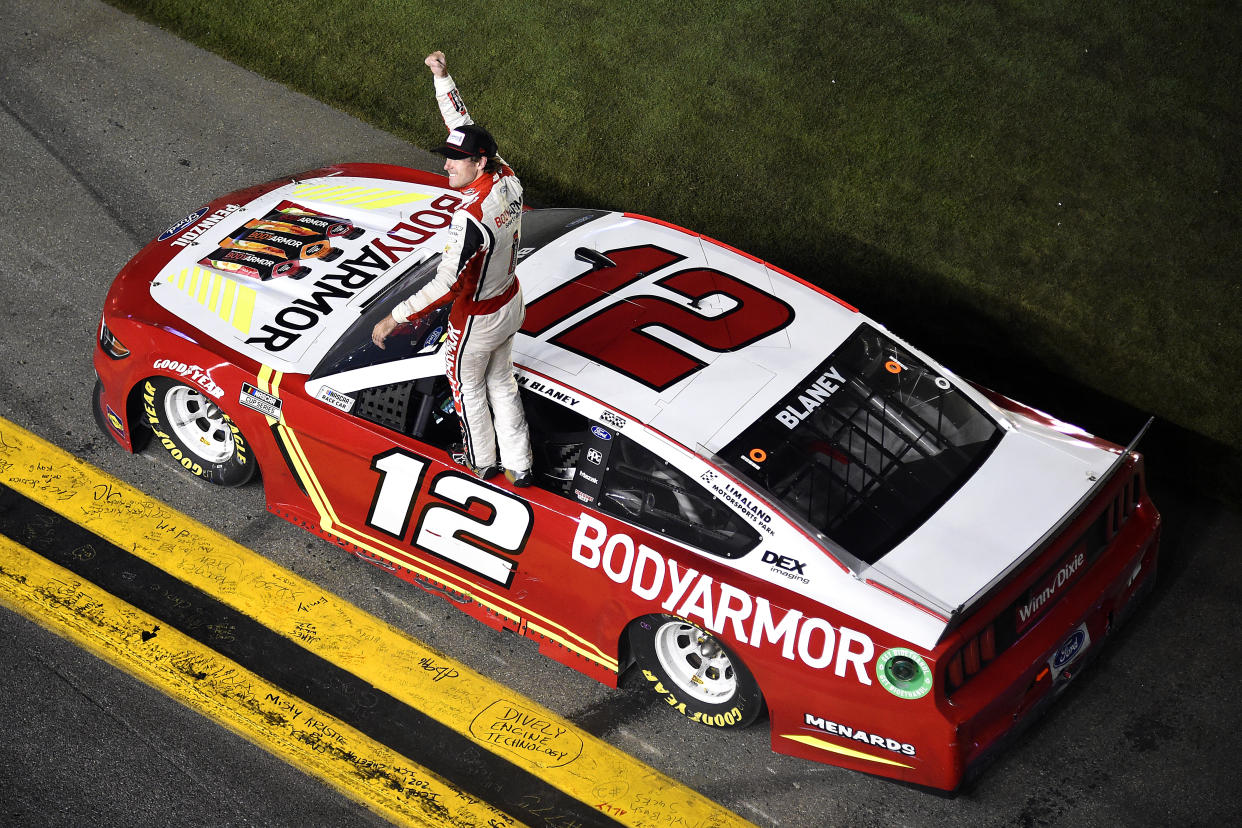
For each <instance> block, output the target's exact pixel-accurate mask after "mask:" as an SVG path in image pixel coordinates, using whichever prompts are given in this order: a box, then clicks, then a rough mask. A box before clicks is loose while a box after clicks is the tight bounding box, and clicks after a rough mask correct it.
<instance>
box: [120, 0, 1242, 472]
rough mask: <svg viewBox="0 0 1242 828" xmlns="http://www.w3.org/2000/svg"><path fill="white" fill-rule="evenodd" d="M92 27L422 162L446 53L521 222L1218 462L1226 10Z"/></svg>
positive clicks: (1225, 379) (1231, 365)
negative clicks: (551, 209)
mask: <svg viewBox="0 0 1242 828" xmlns="http://www.w3.org/2000/svg"><path fill="white" fill-rule="evenodd" d="M109 2H111V3H112V4H113V5H116V6H118V7H120V8H122V9H126V10H129V11H132V12H135V13H137V14H139V15H140V16H142V17H144V18H146V19H148V20H150V21H153V22H155V23H158V24H159V25H161V26H163V27H165V28H167V29H169V30H170V31H173V32H175V33H176V34H178V35H179V36H181V37H183V38H185V39H187V40H190V41H192V42H194V43H197V44H199V45H201V46H202V47H204V48H206V49H208V50H211V51H213V52H216V53H218V54H220V55H222V56H224V57H226V58H228V59H229V60H231V61H234V62H236V63H238V64H240V65H243V66H246V67H248V68H250V69H252V70H254V71H256V72H259V73H261V74H263V75H265V76H267V77H269V78H272V79H275V80H277V81H280V82H282V83H284V84H287V85H288V86H290V87H292V88H295V89H298V90H300V91H303V92H305V93H307V94H309V95H312V96H314V97H316V98H319V99H321V100H323V101H325V102H327V103H329V104H331V105H333V106H335V107H338V108H340V109H343V110H345V111H348V112H350V113H352V114H354V115H356V116H358V117H360V118H362V119H364V120H366V121H369V122H371V123H373V124H375V125H377V126H379V127H381V128H383V129H385V130H388V131H390V132H392V133H394V134H397V135H399V136H401V137H403V138H406V139H408V140H409V141H411V142H413V143H415V144H418V145H421V146H432V145H433V144H434V143H436V142H438V141H439V139H441V138H442V136H443V131H442V130H443V127H442V125H441V123H440V120H439V115H438V113H437V111H436V108H435V104H434V101H433V99H432V97H431V95H432V93H431V79H430V73H429V72H428V71H427V69H426V67H425V66H423V63H422V58H423V56H424V55H425V54H427V53H428V52H430V51H432V50H434V49H443V50H444V51H445V52H446V53H447V55H448V63H449V70H450V71H451V72H452V73H453V75H454V77H455V78H456V79H457V81H458V82H459V84H460V85H461V87H462V90H463V92H464V94H465V97H466V100H467V102H468V104H469V105H470V107H471V112H472V113H473V114H474V115H475V117H476V118H478V120H479V121H480V122H482V123H484V124H486V125H488V127H489V128H490V129H491V131H492V132H493V133H494V134H495V135H496V137H497V140H498V141H499V142H500V146H501V150H502V152H503V153H504V155H505V158H506V159H507V160H508V161H510V163H512V164H513V165H514V167H515V168H516V169H517V170H518V172H519V174H520V175H521V177H522V181H523V183H524V184H525V185H526V188H527V191H528V196H529V200H530V201H532V202H534V203H536V204H543V205H553V204H554V205H563V206H570V205H574V206H589V207H604V208H619V209H627V210H632V211H634V212H640V213H645V214H647V215H651V216H654V217H657V218H661V219H664V220H667V221H671V222H674V223H677V224H681V225H683V226H686V227H688V228H691V229H693V230H697V231H699V232H702V233H705V234H707V235H709V236H712V237H715V238H717V239H720V240H721V241H724V242H727V243H729V244H731V245H733V246H735V247H739V248H741V249H744V250H746V251H748V252H751V253H754V254H755V255H758V256H761V257H762V258H765V259H767V260H769V261H771V262H773V263H774V264H776V265H778V266H780V267H783V268H785V269H787V270H790V271H792V272H794V273H796V274H798V275H800V276H802V277H804V278H806V279H808V280H810V281H813V282H815V283H817V284H820V285H822V286H824V287H825V288H827V289H829V290H831V291H833V292H834V293H836V294H838V295H839V296H841V297H842V298H844V299H846V300H847V301H849V302H851V303H852V304H855V305H857V306H858V307H860V308H862V309H863V310H864V311H865V312H867V313H868V314H869V315H872V316H874V317H876V318H878V319H879V320H880V321H882V322H884V323H885V324H887V325H889V326H890V327H891V328H893V329H894V330H895V331H896V332H898V333H899V334H902V335H904V336H906V337H907V338H909V339H911V340H912V341H913V342H914V343H915V344H916V345H919V346H921V347H923V348H925V349H926V350H928V351H929V352H930V353H932V354H933V355H935V356H937V357H938V358H940V359H942V360H943V361H945V362H946V363H948V364H949V365H950V366H951V367H952V368H954V369H955V370H957V371H959V372H960V373H962V374H964V375H966V376H969V377H972V378H974V379H978V380H980V381H982V382H984V383H986V384H988V385H990V386H992V387H994V388H996V389H997V390H1000V391H1002V392H1004V393H1009V394H1011V395H1013V396H1015V397H1017V398H1018V399H1021V400H1023V401H1027V402H1030V403H1033V404H1036V405H1042V406H1044V407H1047V408H1050V409H1051V410H1053V412H1054V413H1057V414H1059V415H1062V416H1066V417H1067V418H1070V419H1077V420H1078V421H1081V422H1083V424H1084V425H1087V426H1088V427H1089V428H1092V429H1093V430H1097V431H1099V432H1100V433H1101V434H1103V435H1104V436H1107V437H1109V438H1111V439H1114V440H1117V441H1120V442H1125V441H1126V440H1128V439H1129V437H1130V436H1131V435H1132V433H1133V431H1134V430H1136V428H1137V422H1138V421H1140V420H1141V419H1142V417H1141V415H1142V414H1144V413H1152V414H1155V415H1156V416H1157V417H1158V418H1159V419H1160V420H1162V421H1164V422H1166V423H1169V424H1172V425H1173V426H1176V427H1180V429H1181V430H1183V431H1184V432H1185V433H1184V434H1183V437H1185V438H1186V439H1188V440H1190V441H1191V442H1194V443H1195V444H1196V445H1197V446H1199V447H1200V449H1202V450H1203V451H1204V452H1205V453H1207V454H1211V455H1218V454H1220V453H1222V452H1223V453H1224V454H1225V455H1230V454H1231V453H1232V456H1234V457H1237V456H1239V455H1238V454H1237V451H1238V449H1239V447H1242V416H1240V415H1239V413H1238V411H1239V406H1238V399H1239V397H1242V310H1240V306H1242V268H1240V266H1239V262H1240V261H1242V232H1240V229H1242V228H1240V227H1239V224H1240V217H1242V210H1240V209H1239V208H1240V207H1242V199H1240V197H1239V191H1238V185H1239V156H1238V149H1237V148H1238V147H1239V146H1242V117H1240V116H1242V111H1240V110H1242V106H1240V104H1239V97H1240V96H1239V95H1238V92H1237V90H1238V84H1239V80H1240V79H1242V71H1240V70H1242V45H1240V44H1242V11H1239V9H1238V7H1237V4H1235V3H1232V2H1228V0H1216V2H1212V1H1211V0H1151V2H1145V3H1139V4H1135V3H1132V2H1122V0H1101V2H1098V3H1081V2H1068V0H1045V2H1041V3H1034V2H1018V1H1017V0H1007V1H1004V2H981V1H980V0H959V2H954V3H941V4H935V3H927V2H926V0H885V1H884V2H873V1H870V0H854V1H853V2H850V1H849V0H839V1H837V2H829V3H825V4H819V5H820V6H821V7H820V8H817V9H816V8H810V7H809V6H810V5H812V4H806V3H801V2H785V0H769V2H766V3H758V2H754V0H733V1H732V2H729V1H728V0H725V1H724V2H716V3H707V2H699V1H698V0H689V2H683V3H680V4H667V3H657V2H654V1H653V0H614V2H609V3H588V2H556V0H545V1H544V2H521V1H520V0H518V1H517V2H509V3H495V4H487V5H484V6H478V7H472V8H471V9H466V8H461V7H454V8H453V9H451V10H448V9H445V8H443V7H441V6H439V5H438V4H430V3H419V2H415V1H414V0H353V2H338V0H270V2H251V1H250V0H213V2H211V3H201V2H193V0H109ZM220 94H221V96H222V97H223V96H227V95H228V90H220ZM291 140H296V135H295V136H292V137H291ZM339 160H342V161H345V160H374V161H382V160H385V159H344V158H342V159H339Z"/></svg>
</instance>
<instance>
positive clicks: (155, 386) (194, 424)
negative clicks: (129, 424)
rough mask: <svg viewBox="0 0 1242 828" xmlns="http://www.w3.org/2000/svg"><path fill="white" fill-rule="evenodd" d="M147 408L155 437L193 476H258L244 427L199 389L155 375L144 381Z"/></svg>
mask: <svg viewBox="0 0 1242 828" xmlns="http://www.w3.org/2000/svg"><path fill="white" fill-rule="evenodd" d="M142 403H143V405H142V409H143V413H144V415H145V418H146V423H147V425H148V426H149V427H150V428H151V430H152V431H153V432H155V439H156V440H158V441H159V444H160V445H161V446H163V448H164V450H165V451H167V452H168V453H169V455H171V457H172V459H173V460H174V461H176V462H177V464H178V465H180V466H181V467H182V468H184V469H185V470H186V471H188V472H190V473H191V474H194V475H197V476H199V477H201V478H203V479H204V480H206V481H208V482H209V483H216V484H218V485H221V486H241V485H242V484H244V483H247V482H249V481H250V479H251V478H252V477H254V470H255V463H254V457H253V456H252V455H251V453H250V445H249V443H247V442H246V440H245V438H243V437H242V433H241V430H240V429H239V428H238V427H237V425H236V424H235V423H234V422H233V421H232V419H230V418H229V416H228V415H227V414H225V413H224V412H223V411H221V410H220V407H219V406H218V405H216V403H215V401H214V400H212V399H211V398H210V397H208V396H206V395H205V394H203V392H202V391H200V390H199V389H197V388H193V387H191V386H189V385H185V384H183V383H180V382H177V381H176V380H172V379H169V378H168V377H151V378H150V379H148V380H145V381H144V382H143V384H142Z"/></svg>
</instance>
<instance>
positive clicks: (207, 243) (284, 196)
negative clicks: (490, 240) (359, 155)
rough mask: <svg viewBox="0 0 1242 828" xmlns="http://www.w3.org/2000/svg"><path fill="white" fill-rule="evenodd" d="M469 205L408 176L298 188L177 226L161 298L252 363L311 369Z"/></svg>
mask: <svg viewBox="0 0 1242 828" xmlns="http://www.w3.org/2000/svg"><path fill="white" fill-rule="evenodd" d="M460 202H461V199H460V197H459V196H458V194H456V193H455V192H454V191H452V190H448V189H446V188H438V187H435V186H430V185H428V184H421V183H414V182H407V181H394V180H389V179H380V178H368V177H363V176H349V175H330V176H323V177H317V178H309V179H306V180H302V181H290V182H289V183H288V184H286V185H284V186H280V187H277V188H276V189H273V190H271V191H269V192H267V193H265V194H263V195H261V196H259V197H258V198H255V199H254V200H252V201H249V202H246V203H232V202H230V203H226V204H224V205H223V206H218V207H217V209H215V210H210V211H208V210H206V209H204V210H202V211H199V212H198V213H196V214H192V215H191V216H188V217H187V218H186V220H184V221H183V222H181V223H179V225H177V226H174V227H172V228H169V231H168V232H166V233H165V235H164V236H162V237H161V239H160V242H165V243H167V244H169V245H171V246H172V247H173V248H175V249H176V251H177V252H176V253H175V254H174V255H173V257H172V258H171V260H169V262H168V263H167V264H166V265H165V266H164V267H163V268H161V269H160V271H159V273H158V274H157V275H156V276H155V278H154V279H153V280H152V283H151V296H152V298H153V299H154V300H155V301H156V302H157V303H158V304H159V305H160V306H162V307H163V308H165V309H166V310H168V311H169V312H171V313H172V314H174V315H175V316H177V317H179V318H181V319H183V320H185V321H186V322H188V323H189V324H191V325H193V326H194V327H195V328H197V329H199V330H201V331H203V332H204V333H206V334H208V335H209V336H211V337H213V338H214V339H216V340H218V341H220V342H222V343H224V344H225V345H226V346H228V347H230V348H232V349H233V350H234V351H236V352H237V353H239V354H241V355H243V356H247V357H250V358H252V359H254V360H256V361H258V362H259V363H261V364H264V365H269V366H271V367H273V368H276V369H278V370H281V371H286V372H294V373H309V372H310V371H311V370H312V369H313V368H314V366H315V365H316V364H317V363H318V362H319V360H320V359H321V358H322V357H323V355H324V353H326V351H327V350H328V348H330V347H331V346H332V344H333V343H334V342H335V341H336V340H337V338H338V337H339V336H340V335H341V333H342V332H343V331H344V330H345V329H346V328H347V327H348V326H349V324H350V323H351V322H353V321H354V320H356V319H357V317H358V315H359V313H360V312H361V309H362V308H363V307H365V305H366V304H367V302H368V300H369V299H370V298H371V297H373V296H375V295H376V294H377V293H378V292H379V291H381V290H383V288H384V287H386V286H388V285H389V284H391V283H392V282H393V281H394V280H395V279H396V278H397V277H399V275H400V274H401V273H403V272H404V271H405V269H406V268H407V267H408V266H409V265H410V264H412V263H414V262H421V261H425V260H426V259H427V258H429V257H430V256H431V255H433V254H434V253H435V252H438V251H439V250H440V249H442V248H443V246H444V236H445V231H446V228H447V227H448V225H449V223H450V222H451V217H452V208H453V207H454V206H456V205H457V204H459V203H460ZM217 204H219V202H217Z"/></svg>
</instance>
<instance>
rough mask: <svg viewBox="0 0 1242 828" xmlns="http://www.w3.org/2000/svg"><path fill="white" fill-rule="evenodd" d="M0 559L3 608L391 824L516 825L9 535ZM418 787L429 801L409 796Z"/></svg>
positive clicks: (0, 539)
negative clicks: (312, 725)
mask: <svg viewBox="0 0 1242 828" xmlns="http://www.w3.org/2000/svg"><path fill="white" fill-rule="evenodd" d="M0 561H3V565H2V566H0V605H3V606H7V607H8V608H9V609H11V610H13V611H14V612H17V613H18V614H20V615H23V616H25V617H27V618H29V619H30V620H32V621H34V622H35V623H37V624H40V625H42V626H43V627H46V628H47V629H48V630H50V631H52V632H54V633H56V634H57V635H60V636H61V637H63V638H66V639H68V640H69V641H72V642H73V643H74V644H76V645H77V646H79V647H81V648H82V649H84V650H86V651H87V652H89V653H92V654H93V655H95V656H98V657H99V658H101V659H103V660H104V661H107V662H109V663H110V664H113V665H114V666H116V667H118V668H120V669H121V670H124V671H125V672H126V673H129V674H130V675H131V676H133V677H134V678H136V679H138V680H140V681H142V682H145V683H146V684H149V685H151V686H152V687H154V688H155V689H157V690H160V691H161V692H163V693H165V694H166V695H168V696H169V697H171V698H172V699H174V700H176V701H177V702H180V703H181V704H182V705H184V706H186V707H188V708H189V709H191V710H193V711H195V712H196V713H199V714H201V715H203V716H206V717H207V718H209V719H212V720H213V721H215V722H217V723H218V724H220V725H223V726H224V727H226V728H228V729H229V730H230V731H232V732H234V733H236V734H238V735H239V736H241V737H243V738H245V739H248V740H249V741H251V742H253V743H254V744H256V745H258V746H259V747H261V748H263V749H265V750H267V751H268V752H270V753H272V754H273V755H275V756H277V757H278V758H280V759H283V760H284V761H286V762H288V763H290V764H292V765H295V766H297V767H300V768H302V769H304V770H306V771H308V772H309V773H311V774H313V775H315V776H316V777H318V778H319V779H321V780H322V781H323V782H326V783H327V784H329V785H331V786H332V787H333V788H335V789H336V790H338V791H340V792H341V793H343V794H345V795H346V796H348V797H349V798H350V799H353V800H354V801H356V802H359V803H361V804H362V805H364V806H366V807H367V808H369V809H371V810H372V811H374V812H376V813H377V814H379V815H381V816H383V817H384V818H385V819H387V820H389V821H390V822H393V823H396V824H397V825H402V826H428V828H439V826H442V825H450V826H458V825H459V826H476V825H486V824H489V821H490V820H495V822H492V823H491V824H504V825H509V824H512V823H511V822H510V820H511V819H512V817H510V816H509V815H508V814H506V813H505V812H504V811H501V810H499V809H497V808H495V807H493V806H491V805H488V804H487V803H484V802H482V801H480V800H479V799H478V798H477V797H475V796H474V795H472V794H469V793H466V792H463V791H462V790H460V789H458V788H457V787H455V786H454V785H452V784H451V783H449V782H446V781H445V780H444V779H442V778H440V777H439V776H437V775H436V774H435V773H433V772H431V771H429V770H427V769H426V768H424V767H422V766H420V765H417V764H415V763H413V762H411V761H410V760H409V759H407V758H405V757H404V756H402V755H401V754H399V753H397V752H396V751H394V750H393V749H391V748H389V747H386V746H385V745H383V744H381V743H379V742H377V741H375V740H373V739H371V738H370V737H368V736H366V735H365V734H363V733H361V732H359V731H358V730H356V729H354V728H353V727H351V726H350V725H348V724H346V723H345V722H343V721H341V720H340V719H337V718H336V717H334V716H332V715H330V714H328V713H325V712H324V711H322V710H320V709H318V708H316V707H315V706H314V705H311V704H308V703H307V702H305V701H303V700H301V699H298V698H296V697H294V696H292V695H291V694H290V693H288V692H287V691H286V690H284V689H283V688H281V687H278V686H277V685H275V684H272V683H271V682H269V681H267V680H265V679H264V678H263V677H262V676H260V675H258V674H257V673H254V672H251V671H250V670H247V669H246V668H245V667H242V666H241V665H240V664H238V663H236V662H234V661H232V660H230V659H228V658H225V657H224V656H222V655H220V654H219V653H217V652H216V651H215V650H213V649H211V648H210V647H208V646H206V645H204V644H201V643H199V642H198V641H195V640H194V639H193V638H190V637H189V636H188V635H185V634H184V633H182V632H181V631H179V630H177V629H174V628H172V627H170V626H169V625H167V624H162V623H161V621H160V619H159V618H156V617H154V616H152V615H149V614H148V613H145V612H143V611H142V610H140V609H138V608H137V607H135V606H133V605H132V604H129V603H127V602H125V601H123V600H121V599H120V598H117V597H115V596H113V595H112V594H111V593H109V592H108V591H106V590H104V589H102V588H100V587H97V586H95V585H94V584H92V583H90V582H89V581H85V580H83V579H82V578H81V577H79V576H77V575H75V574H74V573H73V572H70V571H69V570H67V569H64V568H63V567H61V566H58V565H57V564H54V563H52V562H51V561H48V560H47V559H46V558H43V557H42V556H40V555H38V554H36V553H35V552H32V551H31V550H29V549H27V548H26V547H24V546H22V545H20V544H18V543H16V542H14V541H13V540H12V539H10V538H8V537H5V536H3V535H0ZM188 665H193V669H187V666H188ZM203 676H206V677H208V678H206V679H204V678H203ZM210 677H227V680H224V679H220V680H216V679H212V678H210ZM290 708H293V709H296V710H298V711H299V713H300V714H302V718H301V721H300V722H299V721H293V720H291V719H290V718H289V716H288V713H287V712H286V711H287V710H288V709H290ZM312 718H313V719H314V721H315V722H316V727H319V726H320V725H322V727H323V728H324V731H323V732H330V733H332V734H333V743H332V746H333V749H332V750H325V749H324V745H323V744H322V743H321V742H320V741H318V740H316V739H314V738H311V737H309V736H308V734H307V730H306V726H305V725H304V724H302V722H306V721H309V720H311V719H312ZM316 735H317V734H316ZM379 768H383V769H387V770H386V771H385V772H378V771H376V770H375V769H379ZM410 790H418V791H420V792H425V795H421V796H419V797H410V796H409V795H408V792H409V791H410ZM433 802H434V805H432V803H433Z"/></svg>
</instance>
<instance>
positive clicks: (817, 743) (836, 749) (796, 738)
mask: <svg viewBox="0 0 1242 828" xmlns="http://www.w3.org/2000/svg"><path fill="white" fill-rule="evenodd" d="M781 738H782V739H789V740H790V741H793V742H801V743H802V744H804V745H810V746H811V747H817V748H819V749H820V750H827V751H830V752H832V753H839V754H841V755H842V756H852V757H854V758H855V759H865V760H867V761H868V762H879V763H880V764H881V765H896V766H897V767H899V768H912V767H914V765H907V764H906V763H905V762H898V761H896V760H895V759H889V758H887V757H884V756H872V755H871V754H870V753H863V752H862V751H861V750H854V749H853V748H847V747H845V746H843V745H837V744H833V743H832V742H827V741H824V740H823V739H819V738H816V737H815V736H806V735H803V734H800V733H799V734H793V733H782V734H781Z"/></svg>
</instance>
